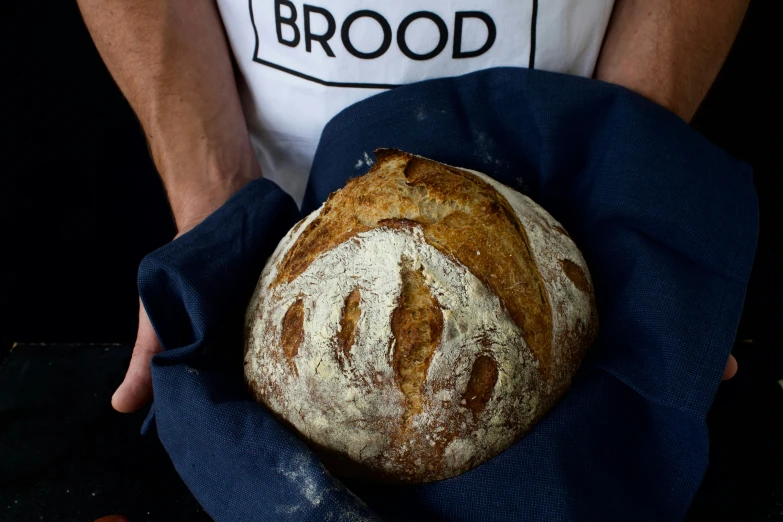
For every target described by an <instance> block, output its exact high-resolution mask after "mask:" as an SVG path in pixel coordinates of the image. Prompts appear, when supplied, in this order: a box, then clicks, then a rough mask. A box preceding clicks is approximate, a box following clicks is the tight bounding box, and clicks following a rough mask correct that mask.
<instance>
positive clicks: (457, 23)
mask: <svg viewBox="0 0 783 522" xmlns="http://www.w3.org/2000/svg"><path fill="white" fill-rule="evenodd" d="M465 18H478V19H479V20H481V21H482V22H484V25H486V26H487V41H486V42H484V45H482V46H481V47H479V48H478V49H476V50H475V51H465V52H463V51H462V21H463V20H464V19H465ZM496 37H497V28H496V27H495V22H494V20H492V18H491V17H490V16H489V15H488V14H487V13H483V12H481V11H457V12H456V13H454V51H453V53H452V58H455V59H459V58H475V57H476V56H481V55H482V54H484V53H485V52H487V51H489V49H490V48H491V47H492V45H493V44H494V43H495V38H496Z"/></svg>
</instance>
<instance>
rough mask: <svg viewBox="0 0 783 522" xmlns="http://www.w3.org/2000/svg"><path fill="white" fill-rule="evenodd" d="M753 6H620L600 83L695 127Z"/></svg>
mask: <svg viewBox="0 0 783 522" xmlns="http://www.w3.org/2000/svg"><path fill="white" fill-rule="evenodd" d="M749 3H750V0H616V1H615V6H614V11H613V12H612V18H611V21H610V22H609V27H608V29H607V32H606V37H605V39H604V45H603V48H602V49H601V55H600V56H599V58H598V64H597V65H596V70H595V77H596V78H597V79H599V80H604V81H607V82H611V83H616V84H619V85H623V86H625V87H628V88H629V89H631V90H632V91H636V92H638V93H640V94H642V95H644V96H645V97H647V98H649V99H651V100H653V101H655V102H657V103H659V104H660V105H663V106H664V107H666V108H668V109H669V110H671V111H672V112H674V113H675V114H677V115H678V116H680V117H681V118H682V119H684V120H685V121H690V119H691V118H693V115H694V114H695V113H696V109H698V108H699V105H700V104H701V102H702V100H704V97H705V96H706V95H707V91H708V90H709V88H710V86H711V85H712V82H714V81H715V77H716V76H717V75H718V71H720V68H721V66H722V65H723V61H724V60H725V59H726V55H727V54H728V53H729V50H730V49H731V44H732V43H733V42H734V38H735V37H736V36H737V32H738V31H739V27H740V24H741V23H742V18H743V17H744V15H745V11H746V10H747V7H748V4H749Z"/></svg>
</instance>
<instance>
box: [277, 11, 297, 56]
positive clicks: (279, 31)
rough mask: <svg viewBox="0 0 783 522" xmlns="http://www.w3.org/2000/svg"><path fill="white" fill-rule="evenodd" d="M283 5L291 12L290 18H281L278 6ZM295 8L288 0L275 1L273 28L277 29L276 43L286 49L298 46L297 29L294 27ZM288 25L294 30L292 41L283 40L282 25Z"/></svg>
mask: <svg viewBox="0 0 783 522" xmlns="http://www.w3.org/2000/svg"><path fill="white" fill-rule="evenodd" d="M281 5H284V6H286V7H287V8H289V9H290V10H291V16H289V17H287V18H283V17H282V16H281V15H280V6H281ZM295 22H296V7H295V6H294V4H293V3H291V1H290V0H275V28H276V29H277V41H278V42H280V43H281V44H283V45H287V46H288V47H296V46H297V45H299V28H298V27H297V26H296V23H295ZM283 24H285V25H290V26H291V27H293V29H294V39H293V40H284V39H283V27H282V25H283Z"/></svg>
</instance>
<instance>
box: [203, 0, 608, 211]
mask: <svg viewBox="0 0 783 522" xmlns="http://www.w3.org/2000/svg"><path fill="white" fill-rule="evenodd" d="M310 1H311V2H312V3H307V2H305V1H303V0H248V1H240V0H218V7H219V9H220V14H221V16H222V18H223V23H224V25H225V27H226V32H227V34H228V38H229V41H230V44H231V48H232V50H233V52H234V55H235V57H236V61H237V63H238V66H239V69H240V71H241V73H242V78H241V79H240V94H241V97H242V104H243V107H244V112H245V118H246V120H247V124H248V129H249V131H250V136H251V141H252V143H253V147H254V149H255V152H256V156H257V157H258V160H259V163H260V164H261V169H262V172H263V174H264V176H265V177H267V178H269V179H271V180H273V181H275V182H276V183H277V184H278V185H280V187H281V188H283V189H284V190H285V191H286V192H288V193H289V194H291V195H292V196H293V197H294V199H295V200H296V201H297V203H301V200H302V197H303V195H304V190H305V186H306V184H307V177H308V174H309V171H310V165H311V163H312V160H313V156H314V154H315V149H316V146H317V145H318V140H319V138H320V136H321V131H322V130H323V128H324V126H325V125H326V123H327V122H328V121H329V120H330V119H331V118H332V117H333V116H334V115H335V114H337V113H338V112H340V111H341V110H342V109H344V108H345V107H347V106H349V105H351V104H353V103H356V102H358V101H360V100H362V99H364V98H367V97H369V96H372V95H374V94H377V93H379V92H383V91H384V90H386V89H390V88H393V87H394V86H397V85H401V84H406V83H412V82H416V81H420V80H426V79H430V78H438V77H447V76H457V75H461V74H466V73H469V72H472V71H477V70H481V69H486V68H489V67H499V66H512V67H535V68H538V69H544V70H547V71H558V72H564V73H569V74H576V75H582V76H589V75H591V74H592V72H593V68H594V67H595V62H596V58H597V57H598V52H599V50H600V48H601V42H602V40H603V36H604V31H605V30H606V25H607V23H608V21H609V16H610V14H611V11H612V5H613V2H614V0H542V1H541V2H539V1H538V0H440V1H434V0H429V1H427V0H386V1H380V0H310Z"/></svg>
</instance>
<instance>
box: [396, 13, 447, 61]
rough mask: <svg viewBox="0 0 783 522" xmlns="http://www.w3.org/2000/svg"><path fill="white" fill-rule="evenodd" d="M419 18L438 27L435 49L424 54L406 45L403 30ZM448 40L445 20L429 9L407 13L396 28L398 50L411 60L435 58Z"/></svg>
mask: <svg viewBox="0 0 783 522" xmlns="http://www.w3.org/2000/svg"><path fill="white" fill-rule="evenodd" d="M419 18H426V19H427V20H430V21H432V22H434V23H435V25H436V26H437V27H438V45H436V46H435V49H433V50H432V51H430V52H428V53H425V54H416V53H414V52H413V51H411V50H410V47H408V44H407V42H405V31H407V30H408V26H409V25H410V24H411V23H413V22H414V21H415V20H418V19H419ZM448 41H449V28H448V27H446V22H444V21H443V19H442V18H441V17H440V16H438V15H436V14H435V13H431V12H429V11H416V12H415V13H411V14H409V15H408V16H406V17H405V18H404V19H403V20H402V22H400V26H399V27H398V28H397V46H398V47H399V48H400V51H402V54H404V55H405V56H407V57H408V58H410V59H411V60H416V61H424V60H429V59H432V58H435V57H436V56H438V55H439V54H440V53H441V51H443V49H445V48H446V43H447V42H448Z"/></svg>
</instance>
